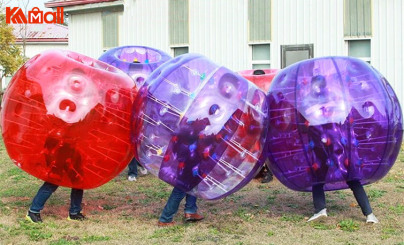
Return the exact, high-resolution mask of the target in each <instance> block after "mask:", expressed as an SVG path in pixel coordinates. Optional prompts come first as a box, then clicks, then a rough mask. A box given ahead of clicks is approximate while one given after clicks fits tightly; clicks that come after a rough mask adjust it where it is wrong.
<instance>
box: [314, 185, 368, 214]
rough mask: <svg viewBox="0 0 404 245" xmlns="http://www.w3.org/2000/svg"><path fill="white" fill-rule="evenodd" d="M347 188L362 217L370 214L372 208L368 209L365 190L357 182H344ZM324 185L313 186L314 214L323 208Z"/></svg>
mask: <svg viewBox="0 0 404 245" xmlns="http://www.w3.org/2000/svg"><path fill="white" fill-rule="evenodd" d="M346 183H347V184H348V186H349V188H350V189H351V190H352V192H353V194H354V196H355V199H356V201H357V202H358V204H359V206H360V207H361V210H362V213H363V215H365V216H367V215H369V214H371V213H372V208H371V207H370V203H369V199H368V197H367V195H366V192H365V189H363V186H362V184H361V182H360V181H359V180H351V181H347V182H346ZM323 187H324V184H318V185H314V186H313V203H314V209H315V210H314V211H315V213H318V212H320V211H321V210H322V209H324V208H325V194H324V189H323Z"/></svg>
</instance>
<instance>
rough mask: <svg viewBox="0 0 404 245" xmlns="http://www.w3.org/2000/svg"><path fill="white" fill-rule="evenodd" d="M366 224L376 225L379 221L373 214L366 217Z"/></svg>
mask: <svg viewBox="0 0 404 245" xmlns="http://www.w3.org/2000/svg"><path fill="white" fill-rule="evenodd" d="M366 223H374V224H377V223H379V220H378V219H377V218H376V216H375V215H374V214H373V213H371V214H369V215H368V216H366Z"/></svg>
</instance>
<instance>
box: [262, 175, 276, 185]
mask: <svg viewBox="0 0 404 245" xmlns="http://www.w3.org/2000/svg"><path fill="white" fill-rule="evenodd" d="M273 179H274V177H272V175H271V174H269V173H266V174H265V175H264V178H263V179H262V180H261V183H269V182H271V181H272V180H273Z"/></svg>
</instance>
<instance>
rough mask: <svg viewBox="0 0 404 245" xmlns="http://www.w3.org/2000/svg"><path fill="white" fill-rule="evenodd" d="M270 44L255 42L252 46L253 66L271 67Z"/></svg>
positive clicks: (257, 67)
mask: <svg viewBox="0 0 404 245" xmlns="http://www.w3.org/2000/svg"><path fill="white" fill-rule="evenodd" d="M270 47H271V46H270V44H254V45H251V48H252V68H253V69H269V68H271V48H270Z"/></svg>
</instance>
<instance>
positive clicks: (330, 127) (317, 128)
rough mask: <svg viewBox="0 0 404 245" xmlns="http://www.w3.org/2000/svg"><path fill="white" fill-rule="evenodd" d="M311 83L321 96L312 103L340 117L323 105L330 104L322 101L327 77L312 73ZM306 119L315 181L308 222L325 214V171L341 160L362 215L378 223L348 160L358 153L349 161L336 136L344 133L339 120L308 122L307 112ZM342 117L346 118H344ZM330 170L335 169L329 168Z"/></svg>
mask: <svg viewBox="0 0 404 245" xmlns="http://www.w3.org/2000/svg"><path fill="white" fill-rule="evenodd" d="M311 83H312V90H314V92H313V93H315V96H320V97H321V98H322V99H320V102H321V103H318V104H316V105H315V106H316V107H319V106H320V107H321V106H323V107H321V108H322V110H323V111H327V115H331V117H332V118H333V119H335V118H340V117H341V115H338V113H335V110H334V111H333V110H332V108H331V109H330V110H327V108H324V107H325V106H326V105H330V103H329V101H325V99H324V98H326V97H327V96H325V93H327V92H328V91H329V89H330V88H327V84H326V78H325V77H324V76H321V75H317V76H313V78H312V81H311ZM322 102H324V103H322ZM309 110H311V108H308V109H307V110H306V111H309ZM338 110H340V109H338ZM312 113H313V114H316V112H315V111H314V110H313V111H312ZM343 114H344V115H345V114H346V113H343ZM303 116H304V115H303ZM305 119H306V120H307V122H308V125H309V126H308V127H307V129H306V130H307V131H306V133H307V135H308V140H309V145H310V149H309V156H311V158H312V159H311V161H312V168H311V169H312V171H313V178H314V183H315V184H314V185H313V186H312V197H313V204H314V209H315V214H314V215H313V216H312V217H311V218H310V219H309V220H308V221H307V222H312V221H314V220H319V219H322V218H325V217H327V209H326V200H325V193H324V185H325V180H326V178H327V174H330V173H328V171H329V169H330V168H331V166H333V165H335V164H338V163H340V162H341V161H342V162H343V164H344V165H346V166H348V167H347V173H346V176H347V177H346V178H348V179H349V180H348V181H346V183H347V185H348V186H349V188H350V189H351V190H352V192H353V194H354V197H355V199H356V201H357V202H358V204H359V206H360V208H361V210H362V213H363V215H365V216H366V223H378V222H379V221H378V219H377V218H376V216H375V215H374V214H373V212H372V208H371V206H370V202H369V199H368V197H367V195H366V192H365V190H364V188H363V186H362V184H361V182H360V175H358V174H356V173H355V171H358V170H357V169H353V168H354V164H351V163H350V161H351V160H352V159H355V158H357V156H356V154H352V155H351V156H350V160H348V158H347V157H346V150H345V144H344V141H343V140H339V139H337V137H340V136H341V135H343V132H342V131H343V130H342V126H341V125H343V124H341V122H334V121H333V119H330V120H329V121H328V122H326V123H324V122H322V123H321V124H316V123H313V124H314V125H312V122H316V120H314V121H313V120H312V121H311V119H310V117H308V116H307V114H306V117H305ZM326 120H327V119H326ZM345 120H349V119H348V118H347V117H346V118H345ZM302 127H304V126H302ZM304 131H305V130H302V132H304ZM336 136H337V137H336ZM343 159H345V160H343ZM330 171H334V170H332V169H330Z"/></svg>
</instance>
